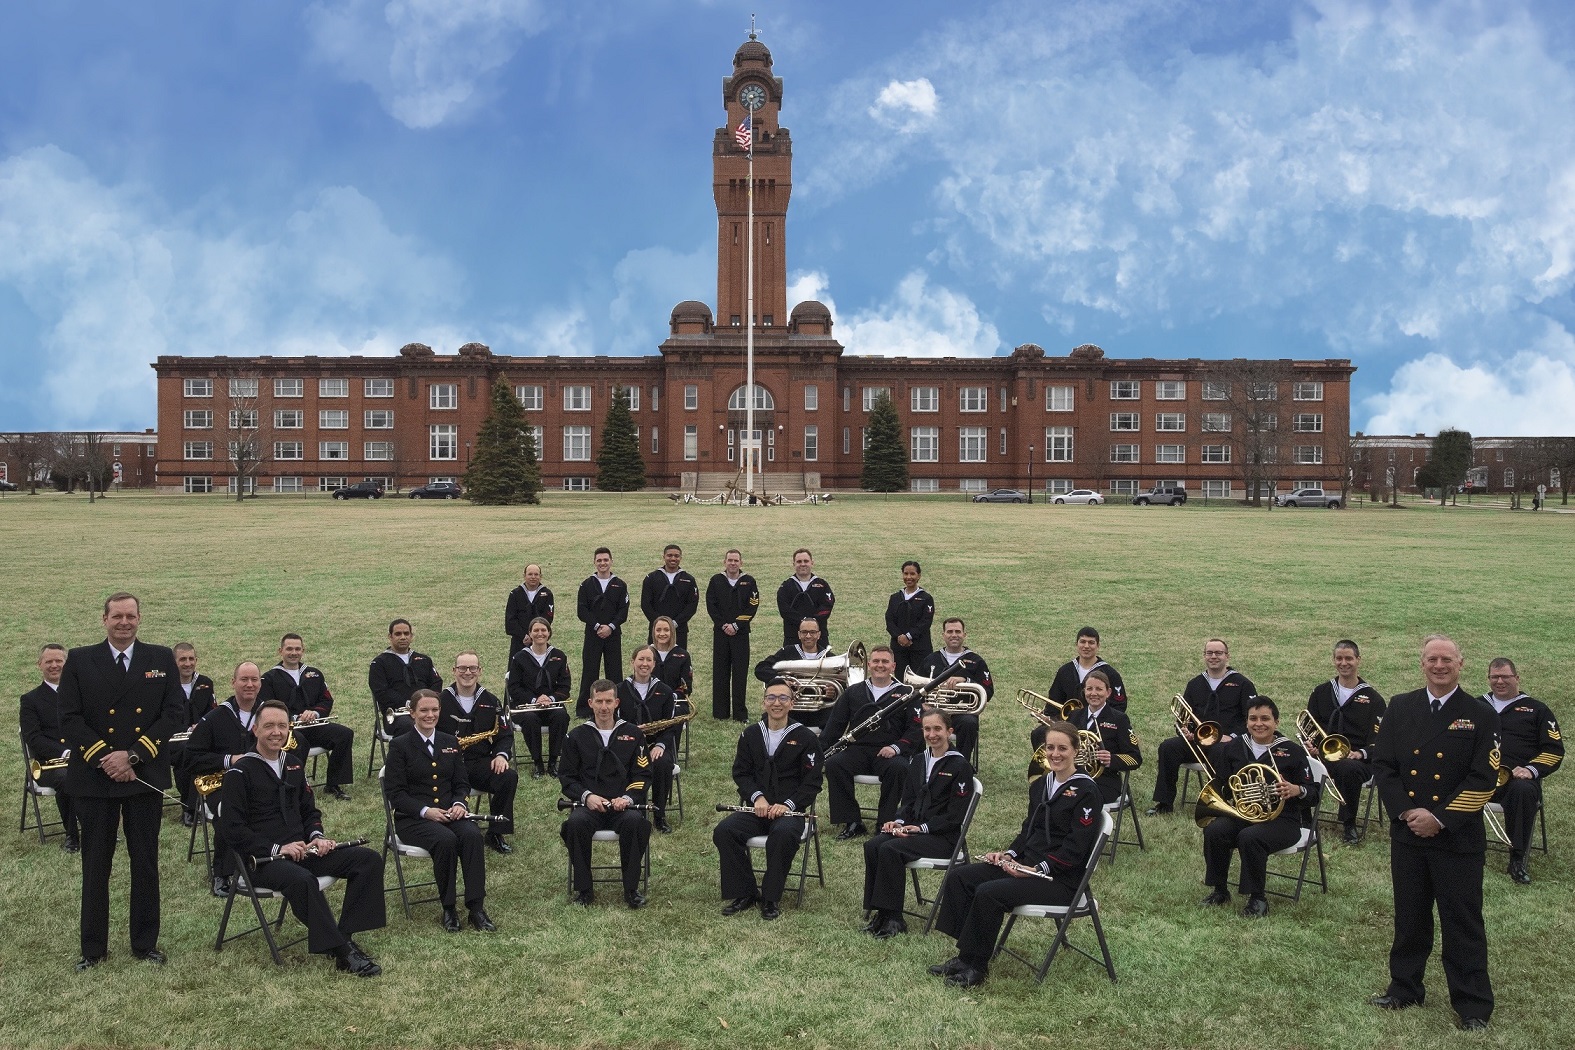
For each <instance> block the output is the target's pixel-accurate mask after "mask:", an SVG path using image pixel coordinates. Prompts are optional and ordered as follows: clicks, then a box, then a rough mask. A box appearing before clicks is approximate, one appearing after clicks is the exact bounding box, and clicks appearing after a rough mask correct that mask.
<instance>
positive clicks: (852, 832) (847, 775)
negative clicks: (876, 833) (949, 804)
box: [821, 645, 920, 842]
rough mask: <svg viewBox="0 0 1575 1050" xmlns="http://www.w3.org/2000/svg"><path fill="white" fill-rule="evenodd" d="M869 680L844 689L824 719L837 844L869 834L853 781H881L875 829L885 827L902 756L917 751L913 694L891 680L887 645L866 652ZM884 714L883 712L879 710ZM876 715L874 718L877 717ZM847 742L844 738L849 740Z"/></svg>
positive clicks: (903, 769) (902, 773)
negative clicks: (871, 777) (867, 777)
mask: <svg viewBox="0 0 1575 1050" xmlns="http://www.w3.org/2000/svg"><path fill="white" fill-rule="evenodd" d="M867 667H868V673H869V677H868V678H866V679H865V680H864V681H862V682H859V683H858V684H856V685H852V686H849V687H848V689H847V690H846V691H845V692H843V694H842V695H841V696H840V697H838V698H837V702H836V704H834V705H833V706H832V708H831V717H830V718H829V719H827V720H826V730H825V734H824V735H823V736H822V738H821V739H822V740H823V741H829V743H826V744H825V751H826V783H827V786H828V788H829V790H830V794H831V820H832V822H833V823H836V824H842V825H844V827H843V829H842V833H841V834H839V835H838V836H837V841H838V842H844V841H846V840H848V839H855V838H858V837H859V836H860V835H866V834H868V833H869V829H868V828H866V827H865V826H864V821H863V820H862V819H861V817H860V813H859V800H858V798H857V797H856V796H855V795H854V793H853V778H854V777H855V776H857V775H860V774H864V775H869V774H874V775H875V776H878V777H880V802H879V804H878V808H877V814H878V820H877V826H878V827H884V826H885V825H886V824H887V823H888V822H890V821H891V819H892V818H893V817H895V816H896V815H897V803H898V802H899V801H901V799H902V784H903V781H904V780H905V779H906V778H907V774H908V766H907V762H906V760H905V759H906V756H908V755H911V754H913V753H914V752H915V751H917V750H919V742H920V733H919V711H918V707H917V705H915V704H914V703H913V702H912V701H911V700H908V699H907V698H908V697H911V696H912V695H913V690H912V689H911V688H910V687H908V686H906V685H901V684H899V683H898V682H896V681H895V680H894V679H893V678H892V670H893V668H895V667H896V658H895V657H894V656H893V655H892V651H891V647H890V646H888V645H877V646H875V647H874V648H873V649H871V650H870V651H869V660H868V664H867ZM883 708H886V709H887V710H885V711H884V713H882V709H883ZM876 716H879V717H878V718H877V717H876ZM850 736H851V738H852V739H844V738H846V737H850Z"/></svg>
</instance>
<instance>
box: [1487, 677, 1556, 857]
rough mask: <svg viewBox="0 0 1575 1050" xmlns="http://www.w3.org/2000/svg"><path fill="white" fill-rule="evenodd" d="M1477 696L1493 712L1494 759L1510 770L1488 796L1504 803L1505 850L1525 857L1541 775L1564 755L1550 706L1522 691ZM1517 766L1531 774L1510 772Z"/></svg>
mask: <svg viewBox="0 0 1575 1050" xmlns="http://www.w3.org/2000/svg"><path fill="white" fill-rule="evenodd" d="M1482 699H1483V700H1484V701H1486V702H1487V703H1489V704H1491V705H1492V707H1493V710H1495V711H1497V712H1498V723H1499V738H1500V740H1502V744H1501V745H1500V746H1501V748H1502V751H1503V754H1502V755H1501V756H1500V758H1499V765H1500V766H1501V767H1502V768H1504V769H1507V770H1510V772H1511V776H1510V778H1509V779H1508V780H1507V781H1505V782H1504V786H1503V787H1501V788H1499V789H1498V790H1497V791H1496V792H1494V794H1493V801H1494V802H1497V803H1498V804H1499V805H1501V806H1503V807H1504V831H1505V833H1506V834H1508V835H1509V848H1510V851H1511V852H1512V854H1514V855H1515V856H1518V857H1521V858H1524V857H1525V855H1526V850H1527V849H1529V848H1530V846H1531V833H1532V830H1533V829H1534V828H1535V827H1536V822H1537V807H1538V806H1540V805H1542V781H1543V780H1544V779H1546V778H1547V777H1550V776H1552V775H1553V774H1554V772H1555V771H1557V770H1558V768H1559V764H1560V763H1561V762H1563V761H1564V737H1563V734H1562V733H1560V732H1559V723H1558V721H1557V720H1555V719H1554V717H1553V712H1552V711H1550V710H1548V705H1547V704H1544V703H1543V702H1542V701H1541V700H1537V699H1534V698H1532V697H1529V696H1527V695H1526V694H1525V693H1521V694H1520V695H1519V696H1517V697H1515V699H1513V700H1508V701H1498V700H1494V699H1493V694H1491V693H1489V694H1488V695H1487V696H1484V697H1483V698H1482ZM1517 766H1525V767H1526V768H1527V769H1530V770H1531V772H1532V777H1531V779H1530V780H1524V779H1522V778H1520V777H1517V776H1514V775H1513V773H1514V770H1515V768H1516V767H1517Z"/></svg>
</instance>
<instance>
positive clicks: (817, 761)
mask: <svg viewBox="0 0 1575 1050" xmlns="http://www.w3.org/2000/svg"><path fill="white" fill-rule="evenodd" d="M821 766H822V763H821V758H820V737H818V736H816V735H815V733H814V732H813V731H812V730H810V729H809V728H808V727H807V726H804V725H802V724H800V723H798V722H795V721H792V720H791V718H790V719H789V721H788V724H787V725H786V726H784V727H783V728H781V729H780V730H776V731H775V732H773V731H771V730H769V729H767V728H766V723H765V722H763V721H761V722H756V723H755V724H753V725H751V726H749V727H748V728H746V729H745V730H744V731H743V732H742V733H741V734H739V737H738V749H737V751H736V752H735V753H734V756H733V783H735V784H737V785H738V800H739V803H740V804H742V805H745V806H752V805H754V804H755V800H756V799H757V798H762V797H763V798H764V799H765V800H766V803H767V804H768V805H783V806H786V807H787V808H788V809H789V810H791V811H794V812H798V813H804V812H808V811H809V809H810V807H812V806H814V804H815V799H816V797H817V796H818V795H819V794H820V784H821ZM756 835H764V836H765V837H766V871H765V877H764V878H762V879H761V880H760V884H759V886H758V887H757V886H756V884H755V872H754V865H753V864H752V863H751V862H750V859H749V846H748V842H749V840H750V839H751V838H753V837H755V836H756ZM803 836H804V818H803V817H789V816H781V817H777V818H776V819H775V820H767V819H765V818H763V817H757V816H755V815H754V814H753V813H729V814H728V815H727V816H726V817H724V818H723V819H722V820H721V821H719V822H718V823H717V825H716V828H715V829H714V830H713V831H712V832H711V841H712V842H713V843H715V844H716V852H717V857H718V859H719V860H720V861H721V865H722V899H723V900H739V899H740V898H744V897H759V898H760V899H762V900H765V901H770V902H772V903H775V902H777V901H780V900H781V899H782V889H783V887H784V886H785V885H786V884H787V878H788V872H789V871H790V870H791V869H792V867H793V858H794V857H795V856H797V855H798V850H799V844H800V841H801V840H802V839H803Z"/></svg>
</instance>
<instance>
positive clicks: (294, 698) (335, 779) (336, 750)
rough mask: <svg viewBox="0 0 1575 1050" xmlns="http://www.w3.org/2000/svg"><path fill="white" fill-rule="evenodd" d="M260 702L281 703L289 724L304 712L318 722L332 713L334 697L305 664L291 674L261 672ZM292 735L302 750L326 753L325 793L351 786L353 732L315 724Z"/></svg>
mask: <svg viewBox="0 0 1575 1050" xmlns="http://www.w3.org/2000/svg"><path fill="white" fill-rule="evenodd" d="M264 700H281V701H283V702H284V705H285V706H286V707H288V708H289V709H290V720H291V721H292V722H293V721H295V720H296V719H298V718H300V717H301V715H303V714H304V713H306V712H307V711H311V712H313V713H314V714H315V715H316V716H317V717H318V718H319V719H322V718H326V717H327V716H328V715H330V714H332V713H333V710H334V694H333V693H331V692H329V690H328V680H327V679H326V678H324V677H323V672H321V671H319V670H318V669H317V668H315V667H311V666H309V665H307V664H302V665H301V666H300V667H298V668H297V669H296V670H294V671H291V670H289V669H288V668H286V667H285V666H284V665H283V664H275V665H274V666H273V667H270V668H269V669H268V670H267V671H265V672H263V676H262V690H261V691H260V692H259V693H258V694H257V702H258V703H259V704H260V703H262V702H263V701H264ZM292 732H293V733H294V734H295V736H296V738H297V739H298V740H300V741H301V744H302V745H303V746H304V747H307V748H313V747H320V748H322V749H323V750H325V751H327V752H328V779H327V781H326V782H325V783H324V785H323V786H324V787H325V788H326V789H327V790H329V791H333V790H334V789H335V788H341V789H342V788H346V787H349V786H350V785H351V784H352V783H354V782H355V760H354V759H352V758H351V757H350V749H351V748H352V747H353V746H354V745H355V730H354V729H351V728H350V727H349V726H347V725H345V724H344V723H342V722H318V723H314V724H312V725H304V726H296V727H295V728H294V729H293V730H292ZM302 757H305V756H304V755H303V756H302Z"/></svg>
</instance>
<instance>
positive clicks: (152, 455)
mask: <svg viewBox="0 0 1575 1050" xmlns="http://www.w3.org/2000/svg"><path fill="white" fill-rule="evenodd" d="M147 449H148V458H149V459H157V458H158V455H159V448H158V446H157V445H148V446H147ZM1553 474H1554V481H1553V484H1554V485H1555V486H1557V485H1558V471H1556V470H1555V471H1554V472H1553Z"/></svg>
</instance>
